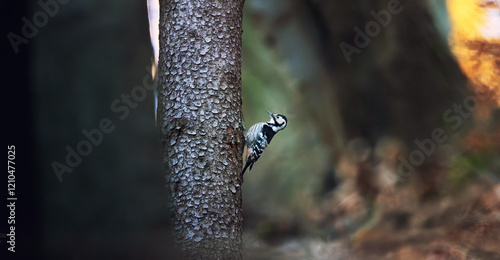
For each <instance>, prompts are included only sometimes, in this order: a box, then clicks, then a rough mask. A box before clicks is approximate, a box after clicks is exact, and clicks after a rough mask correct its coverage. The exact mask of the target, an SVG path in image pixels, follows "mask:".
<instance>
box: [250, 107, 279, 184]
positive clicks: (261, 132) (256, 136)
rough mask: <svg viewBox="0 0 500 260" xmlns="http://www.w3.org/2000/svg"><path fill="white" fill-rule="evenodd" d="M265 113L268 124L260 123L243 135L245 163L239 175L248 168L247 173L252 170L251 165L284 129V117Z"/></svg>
mask: <svg viewBox="0 0 500 260" xmlns="http://www.w3.org/2000/svg"><path fill="white" fill-rule="evenodd" d="M266 112H267V113H268V114H269V116H270V117H271V119H270V120H269V121H268V122H260V123H257V124H255V125H253V126H252V127H250V129H248V131H247V133H246V134H245V150H244V151H243V160H246V163H245V167H244V168H243V171H242V172H241V175H243V174H244V173H245V170H246V169H247V168H248V167H250V169H248V171H250V170H252V166H253V164H254V163H255V162H256V161H257V160H258V159H259V157H260V155H261V154H262V152H264V149H266V147H267V146H268V145H269V143H271V140H272V139H273V137H274V135H275V134H276V133H278V132H279V131H281V130H283V129H285V127H286V124H287V120H286V117H285V116H284V115H280V114H273V113H271V112H269V111H267V110H266Z"/></svg>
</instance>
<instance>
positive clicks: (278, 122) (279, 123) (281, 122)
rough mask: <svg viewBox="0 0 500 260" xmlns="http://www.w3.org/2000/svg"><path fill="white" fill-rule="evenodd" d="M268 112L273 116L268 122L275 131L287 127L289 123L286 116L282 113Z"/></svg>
mask: <svg viewBox="0 0 500 260" xmlns="http://www.w3.org/2000/svg"><path fill="white" fill-rule="evenodd" d="M266 112H267V113H268V114H269V116H270V117H271V120H269V122H268V123H269V126H270V127H271V128H272V129H273V131H274V132H275V133H277V132H279V131H281V130H283V129H285V127H286V124H287V120H286V116H284V115H280V114H273V113H271V112H269V111H268V110H266Z"/></svg>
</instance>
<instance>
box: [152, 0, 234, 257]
mask: <svg viewBox="0 0 500 260" xmlns="http://www.w3.org/2000/svg"><path fill="white" fill-rule="evenodd" d="M243 3H244V1H243V0H234V1H225V2H224V4H221V2H216V1H209V2H208V3H207V2H204V1H199V0H194V1H187V0H179V1H167V0H162V1H160V60H159V111H158V115H159V118H158V121H159V123H160V128H161V135H162V140H163V152H164V153H163V158H164V159H163V164H164V168H165V171H166V179H167V182H168V185H167V188H168V190H169V193H170V194H169V195H170V197H171V205H170V206H171V209H172V214H173V219H174V230H175V231H174V233H175V236H176V240H177V245H178V246H179V249H180V252H181V255H182V258H183V259H186V258H188V259H192V258H196V259H241V258H242V246H241V232H242V231H241V227H242V212H241V206H242V199H241V184H242V177H241V176H240V173H241V168H242V151H243V144H244V143H243V142H244V138H243V126H242V112H241V103H242V101H241V34H242V26H241V23H242V10H243Z"/></svg>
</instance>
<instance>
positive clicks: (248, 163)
mask: <svg viewBox="0 0 500 260" xmlns="http://www.w3.org/2000/svg"><path fill="white" fill-rule="evenodd" d="M251 165H252V163H251V162H250V161H248V162H247V163H246V164H245V167H243V171H242V172H241V176H243V174H244V173H245V171H246V169H247V168H248V166H250V170H251V169H252V167H251ZM250 170H248V171H250Z"/></svg>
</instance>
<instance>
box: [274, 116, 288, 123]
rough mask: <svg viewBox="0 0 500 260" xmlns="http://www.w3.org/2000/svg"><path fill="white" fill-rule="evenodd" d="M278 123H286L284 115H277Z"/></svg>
mask: <svg viewBox="0 0 500 260" xmlns="http://www.w3.org/2000/svg"><path fill="white" fill-rule="evenodd" d="M276 123H278V124H280V125H282V124H284V123H286V120H285V119H284V118H283V117H282V116H277V117H276Z"/></svg>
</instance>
